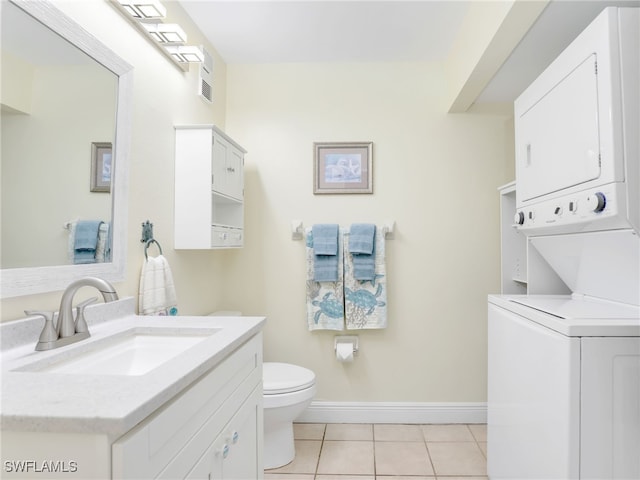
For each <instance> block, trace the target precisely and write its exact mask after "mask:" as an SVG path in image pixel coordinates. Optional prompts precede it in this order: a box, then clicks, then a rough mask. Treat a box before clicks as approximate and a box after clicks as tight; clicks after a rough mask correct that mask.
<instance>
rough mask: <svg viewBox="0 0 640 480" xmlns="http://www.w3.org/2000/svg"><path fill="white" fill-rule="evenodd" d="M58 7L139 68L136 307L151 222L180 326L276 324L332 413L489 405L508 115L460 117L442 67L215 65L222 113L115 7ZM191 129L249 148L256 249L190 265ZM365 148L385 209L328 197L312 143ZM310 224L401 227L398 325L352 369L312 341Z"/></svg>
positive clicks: (277, 347)
mask: <svg viewBox="0 0 640 480" xmlns="http://www.w3.org/2000/svg"><path fill="white" fill-rule="evenodd" d="M59 5H60V8H62V9H63V10H65V11H66V12H67V13H68V14H69V15H71V16H72V17H73V18H75V19H76V20H77V21H79V22H80V23H81V24H82V25H84V26H85V28H87V29H88V30H89V31H90V32H92V33H93V34H94V35H96V36H97V37H98V38H100V39H101V40H102V41H103V42H104V43H106V44H107V45H108V46H109V47H110V48H112V49H113V50H114V51H115V52H116V53H118V54H119V55H120V56H122V57H123V58H124V59H125V60H126V61H128V62H129V63H131V64H132V65H134V67H135V71H134V77H135V78H134V83H135V91H134V96H133V98H134V109H133V110H134V118H133V144H132V151H131V178H130V199H129V243H128V246H129V253H128V259H127V278H126V281H125V282H123V283H121V284H118V285H116V287H117V288H118V291H119V292H120V293H121V295H123V296H126V295H136V294H137V286H138V276H139V272H140V266H141V263H142V259H143V252H142V247H141V244H140V241H139V238H140V224H141V222H143V221H145V220H147V219H149V220H150V221H151V222H153V223H154V228H155V233H156V238H157V239H158V240H159V241H160V242H161V244H162V246H163V248H164V252H165V256H167V258H168V259H169V262H170V263H171V266H172V269H173V273H174V277H175V281H176V284H177V289H178V299H179V303H180V310H181V312H182V313H185V314H203V313H207V312H208V311H211V310H215V309H238V310H242V311H243V312H244V313H245V314H260V315H267V317H268V323H267V326H266V331H265V358H266V359H267V360H272V361H273V360H278V361H287V362H293V363H298V364H300V365H304V366H307V367H310V368H312V369H313V370H314V371H316V372H317V375H318V387H319V390H318V395H317V398H318V399H320V400H333V401H341V400H342V401H347V400H351V401H407V402H420V401H425V402H429V401H434V402H446V401H451V402H467V401H468V402H476V401H484V400H486V387H485V385H486V367H485V365H486V295H487V293H490V292H497V291H498V289H499V236H498V228H499V226H498V194H497V191H496V187H498V186H499V185H501V184H503V183H506V182H507V181H509V180H511V179H512V178H513V170H512V153H511V152H512V136H513V132H512V121H511V119H510V118H509V117H508V116H503V115H499V114H490V113H481V112H475V113H468V114H447V113H445V112H446V108H447V105H446V91H447V88H446V81H445V75H444V73H443V69H442V68H441V66H439V65H427V64H359V65H350V64H335V65H333V64H321V65H305V64H296V65H271V66H267V65H262V66H260V65H255V66H243V65H238V66H228V67H225V65H224V64H223V63H222V62H221V61H220V59H219V58H216V60H217V62H216V67H215V72H216V78H215V82H214V88H215V91H214V95H215V98H216V99H217V101H216V103H215V104H214V105H213V106H212V107H211V106H209V105H207V104H205V103H204V102H202V101H201V100H200V99H199V98H197V97H196V96H195V94H194V90H195V69H194V68H192V71H191V72H190V73H189V74H183V73H182V72H181V71H179V70H178V69H176V68H175V67H174V66H173V65H171V64H170V63H169V62H168V61H167V60H166V59H165V58H164V57H162V56H160V55H159V54H158V53H157V52H156V51H155V49H154V48H153V47H152V46H151V45H150V44H149V43H148V41H147V40H145V39H143V38H142V37H141V36H140V35H139V34H138V32H137V31H135V30H133V29H132V28H131V27H130V26H129V24H128V23H127V21H126V20H124V19H123V18H122V17H121V16H120V15H119V14H118V13H117V12H116V11H115V10H114V9H113V8H112V7H111V6H109V5H108V4H106V3H103V2H102V1H95V0H92V1H88V2H64V1H60V2H59ZM168 5H169V6H170V7H171V8H172V9H173V10H172V13H174V14H175V15H177V18H175V19H176V20H178V21H179V22H180V23H181V24H183V26H185V27H186V29H187V33H188V34H189V35H190V36H191V37H192V38H193V39H194V40H196V41H197V39H198V33H197V32H194V31H193V29H192V28H191V27H192V26H191V25H190V22H187V21H183V20H182V19H181V15H182V12H179V11H178V12H177V13H175V8H176V5H175V4H174V3H169V4H168ZM225 98H226V100H227V102H226V104H225V102H224V99H225ZM180 123H215V124H217V125H219V126H220V127H222V128H224V129H226V131H227V132H228V133H229V134H230V135H231V136H232V137H233V138H235V139H236V140H237V141H238V142H239V143H240V144H241V145H243V146H244V147H245V148H247V150H248V151H249V153H248V155H247V157H246V170H245V172H246V185H245V192H246V213H245V216H246V246H245V248H244V249H241V250H234V251H229V252H195V251H193V252H185V251H180V252H177V251H175V250H173V245H172V244H173V241H172V238H173V237H172V223H173V185H172V184H173V143H174V141H173V125H175V124H180ZM363 140H367V141H373V142H374V193H373V195H352V196H346V195H330V196H327V195H325V196H314V195H313V193H312V178H313V173H312V165H313V150H312V144H313V142H314V141H363ZM294 218H298V219H302V220H303V221H304V222H305V224H306V225H311V224H313V223H319V222H337V223H341V224H344V225H348V224H350V223H351V222H361V221H372V222H382V221H384V220H387V219H393V220H395V221H396V235H395V239H394V240H391V241H389V243H388V248H387V260H388V263H387V267H388V282H389V283H388V288H389V290H388V304H389V328H387V329H386V330H383V331H370V332H358V334H359V335H360V340H361V352H360V356H359V357H358V358H357V359H356V361H355V362H354V363H353V364H350V365H343V364H338V363H337V362H336V360H335V359H334V356H333V336H334V333H333V332H313V333H311V332H309V331H307V328H306V324H305V305H304V298H305V294H304V293H305V292H304V288H305V282H304V271H305V268H304V263H303V262H304V244H303V242H294V241H292V240H291V235H290V221H291V220H292V219H294ZM90 293H92V292H90ZM59 296H60V294H59V293H53V294H48V295H38V296H32V297H21V298H18V299H9V300H5V301H3V302H2V309H3V312H2V319H3V320H9V319H13V318H18V317H19V316H21V315H20V312H21V311H22V309H24V308H51V309H56V308H57V305H58V302H59Z"/></svg>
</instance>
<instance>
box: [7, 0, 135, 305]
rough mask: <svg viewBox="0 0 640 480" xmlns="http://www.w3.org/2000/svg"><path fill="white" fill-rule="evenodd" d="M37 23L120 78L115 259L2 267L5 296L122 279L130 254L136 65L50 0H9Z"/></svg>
mask: <svg viewBox="0 0 640 480" xmlns="http://www.w3.org/2000/svg"><path fill="white" fill-rule="evenodd" d="M8 3H10V4H12V5H15V6H16V7H18V8H19V9H21V10H22V11H24V12H25V13H27V14H28V15H29V16H31V17H33V18H34V19H35V20H36V21H38V22H40V23H42V24H43V25H45V26H47V27H48V28H49V29H51V30H52V31H53V32H55V33H56V34H58V35H59V36H61V37H62V38H64V39H65V40H67V41H68V42H70V43H71V44H73V45H74V46H76V47H77V48H78V49H79V50H81V51H83V52H84V53H86V54H87V55H89V56H90V57H91V58H93V59H94V60H95V61H96V62H98V63H99V64H101V65H102V66H104V67H105V68H107V69H108V70H110V71H111V72H113V73H114V74H115V75H116V76H117V77H118V80H117V102H116V103H117V105H116V128H115V135H114V142H113V149H112V155H113V164H112V167H113V171H112V172H111V175H112V176H111V193H112V195H111V197H112V198H111V200H112V209H111V210H112V217H111V218H112V225H111V235H112V237H111V249H112V257H111V262H110V263H94V264H83V265H59V266H43V267H29V268H7V269H2V270H1V271H0V298H10V297H19V296H23V295H33V294H39V293H46V292H52V291H61V290H64V289H65V288H66V286H67V285H69V284H70V283H71V282H73V281H75V280H77V279H79V278H81V277H86V276H98V277H101V278H104V279H105V280H108V281H110V282H120V281H123V280H124V276H125V267H126V265H125V262H126V257H127V245H126V230H127V221H128V212H127V205H128V183H129V149H130V144H131V125H132V100H133V99H132V96H133V67H132V66H131V65H129V64H128V63H127V62H125V61H124V60H123V59H122V58H120V57H119V56H118V55H116V54H115V53H114V52H113V51H112V50H110V49H109V48H108V47H107V46H106V45H104V44H103V43H102V42H100V41H99V40H98V39H96V38H95V37H94V36H93V35H91V34H90V33H89V32H87V31H86V30H85V29H84V28H83V27H82V26H80V25H79V24H77V23H76V22H75V21H74V20H72V19H71V18H69V17H68V16H67V15H66V14H64V13H63V12H62V11H60V10H59V9H58V8H57V7H55V6H54V5H53V4H52V3H51V2H49V1H47V0H9V1H8Z"/></svg>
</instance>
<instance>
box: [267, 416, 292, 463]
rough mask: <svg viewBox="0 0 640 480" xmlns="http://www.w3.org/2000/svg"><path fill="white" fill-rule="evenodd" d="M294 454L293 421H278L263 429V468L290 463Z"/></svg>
mask: <svg viewBox="0 0 640 480" xmlns="http://www.w3.org/2000/svg"><path fill="white" fill-rule="evenodd" d="M295 456H296V450H295V445H294V443H293V423H292V422H278V423H275V424H271V425H270V426H269V428H265V431H264V457H263V459H264V468H265V469H271V468H278V467H282V466H284V465H286V464H288V463H291V462H292V461H293V459H294V457H295Z"/></svg>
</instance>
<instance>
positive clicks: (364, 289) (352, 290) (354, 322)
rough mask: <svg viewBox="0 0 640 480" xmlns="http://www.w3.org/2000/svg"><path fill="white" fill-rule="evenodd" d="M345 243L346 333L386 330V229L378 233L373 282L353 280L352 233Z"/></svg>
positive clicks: (347, 233)
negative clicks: (350, 247)
mask: <svg viewBox="0 0 640 480" xmlns="http://www.w3.org/2000/svg"><path fill="white" fill-rule="evenodd" d="M343 242H344V248H343V249H344V310H345V321H346V326H347V330H360V329H369V328H370V329H376V328H386V327H387V272H386V268H385V238H384V229H383V228H382V227H377V228H376V229H375V260H374V261H375V270H374V271H375V274H374V275H373V278H372V279H371V280H357V279H356V278H355V276H354V271H353V270H354V269H353V256H352V255H351V254H350V253H348V252H349V232H348V231H344V232H343Z"/></svg>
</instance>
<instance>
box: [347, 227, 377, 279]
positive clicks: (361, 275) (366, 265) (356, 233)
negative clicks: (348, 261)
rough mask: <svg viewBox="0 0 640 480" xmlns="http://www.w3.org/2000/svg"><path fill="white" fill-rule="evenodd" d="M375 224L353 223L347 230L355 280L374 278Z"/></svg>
mask: <svg viewBox="0 0 640 480" xmlns="http://www.w3.org/2000/svg"><path fill="white" fill-rule="evenodd" d="M375 238H376V226H375V225H373V224H370V223H354V224H353V225H351V228H350V230H349V252H350V253H351V255H352V257H353V277H354V278H355V279H356V280H375V274H376V263H375V257H376V256H375V250H376V249H375Z"/></svg>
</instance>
